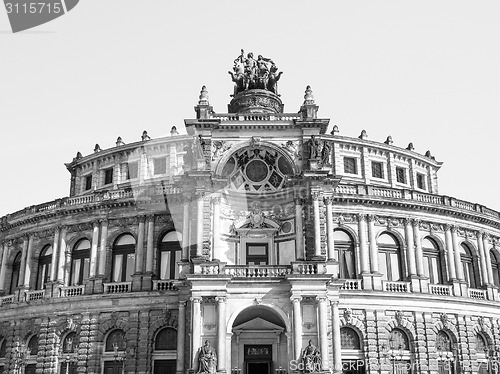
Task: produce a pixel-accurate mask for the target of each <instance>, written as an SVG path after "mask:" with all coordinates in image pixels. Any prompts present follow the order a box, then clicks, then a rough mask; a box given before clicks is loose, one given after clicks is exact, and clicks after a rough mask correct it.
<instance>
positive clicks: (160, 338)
mask: <svg viewBox="0 0 500 374" xmlns="http://www.w3.org/2000/svg"><path fill="white" fill-rule="evenodd" d="M174 349H177V330H176V329H174V328H172V327H166V328H164V329H162V330H160V331H159V332H158V334H156V339H155V351H168V350H174Z"/></svg>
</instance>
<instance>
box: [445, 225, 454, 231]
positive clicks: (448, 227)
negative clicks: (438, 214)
mask: <svg viewBox="0 0 500 374" xmlns="http://www.w3.org/2000/svg"><path fill="white" fill-rule="evenodd" d="M451 226H452V225H450V224H449V223H445V224H444V226H443V227H444V231H450V230H451Z"/></svg>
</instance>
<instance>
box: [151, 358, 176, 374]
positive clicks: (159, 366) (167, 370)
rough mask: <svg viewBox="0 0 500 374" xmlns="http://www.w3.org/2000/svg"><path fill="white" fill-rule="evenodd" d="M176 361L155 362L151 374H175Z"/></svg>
mask: <svg viewBox="0 0 500 374" xmlns="http://www.w3.org/2000/svg"><path fill="white" fill-rule="evenodd" d="M176 364H177V361H176V360H155V361H154V370H153V374H175V370H176Z"/></svg>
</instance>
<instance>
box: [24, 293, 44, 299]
mask: <svg viewBox="0 0 500 374" xmlns="http://www.w3.org/2000/svg"><path fill="white" fill-rule="evenodd" d="M43 298H45V290H37V291H26V292H25V293H24V299H25V300H26V301H35V300H41V299H43Z"/></svg>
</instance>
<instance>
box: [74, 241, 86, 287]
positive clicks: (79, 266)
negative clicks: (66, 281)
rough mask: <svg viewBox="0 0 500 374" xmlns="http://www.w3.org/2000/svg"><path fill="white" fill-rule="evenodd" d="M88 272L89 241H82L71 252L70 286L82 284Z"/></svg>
mask: <svg viewBox="0 0 500 374" xmlns="http://www.w3.org/2000/svg"><path fill="white" fill-rule="evenodd" d="M89 271H90V241H89V240H87V239H82V240H80V241H79V242H78V243H76V245H75V246H74V247H73V251H71V276H70V280H71V285H73V286H77V285H80V284H83V281H84V280H86V279H88V277H89Z"/></svg>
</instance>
